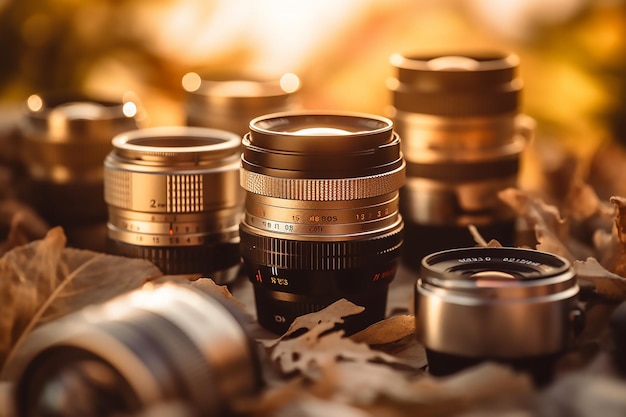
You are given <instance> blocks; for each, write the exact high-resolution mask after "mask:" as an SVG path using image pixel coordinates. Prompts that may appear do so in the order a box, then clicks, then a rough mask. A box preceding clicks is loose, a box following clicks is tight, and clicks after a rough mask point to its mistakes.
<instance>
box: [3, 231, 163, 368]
mask: <svg viewBox="0 0 626 417" xmlns="http://www.w3.org/2000/svg"><path fill="white" fill-rule="evenodd" d="M65 243H66V239H65V235H64V233H63V230H62V229H61V228H54V229H51V230H50V231H49V232H48V234H47V235H46V237H45V238H44V239H43V240H40V241H35V242H32V243H29V244H27V245H24V246H20V247H18V248H15V249H13V250H11V251H10V252H7V253H6V254H5V255H4V256H3V257H2V258H0V304H1V305H2V306H3V314H2V316H0V364H3V363H4V362H5V360H6V359H7V356H8V355H9V354H10V352H11V351H14V350H16V349H18V348H19V345H20V343H21V341H22V340H23V338H24V337H25V336H26V335H27V334H28V333H29V332H30V331H31V330H33V329H34V328H35V327H36V326H37V325H39V324H41V323H43V322H46V321H49V320H53V319H56V318H58V317H61V316H63V315H65V314H68V313H71V312H73V311H76V310H79V309H81V308H83V307H85V306H87V305H90V304H96V303H101V302H104V301H107V300H109V299H110V298H113V297H114V296H116V295H118V294H121V293H123V292H126V291H129V290H131V289H134V288H137V287H139V286H141V285H142V284H143V283H144V282H146V281H147V280H149V279H150V278H153V277H155V276H159V275H161V271H160V270H159V269H158V268H157V267H156V266H154V265H153V264H151V263H150V262H147V261H144V260H140V259H130V258H122V257H118V256H111V255H104V254H100V253H96V252H91V251H85V250H78V249H71V248H65Z"/></svg>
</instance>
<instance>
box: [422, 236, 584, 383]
mask: <svg viewBox="0 0 626 417" xmlns="http://www.w3.org/2000/svg"><path fill="white" fill-rule="evenodd" d="M578 293H579V287H578V284H577V281H576V275H575V273H574V270H573V268H572V266H571V265H570V263H569V262H568V261H567V260H566V259H564V258H562V257H559V256H556V255H553V254H550V253H546V252H540V251H536V250H531V249H521V248H506V247H505V248H461V249H452V250H448V251H442V252H438V253H434V254H431V255H429V256H426V257H425V258H424V259H423V260H422V268H421V273H420V279H419V280H418V281H417V284H416V300H415V311H416V323H417V332H418V337H419V338H420V340H422V342H423V343H424V345H425V346H426V347H427V348H428V349H430V350H431V351H433V352H437V353H440V354H445V355H454V356H457V357H463V358H474V359H477V360H478V359H480V360H483V359H494V360H518V359H524V360H526V359H529V358H544V359H545V358H549V357H550V358H553V355H558V354H559V353H562V352H563V351H565V350H566V349H567V347H568V346H569V344H570V342H571V340H570V339H571V337H572V334H573V331H572V330H573V321H572V312H573V311H577V309H578V308H577V305H576V302H577V297H578ZM530 363H533V361H532V360H531V361H530ZM440 365H441V364H440V363H435V371H436V372H437V367H439V366H440Z"/></svg>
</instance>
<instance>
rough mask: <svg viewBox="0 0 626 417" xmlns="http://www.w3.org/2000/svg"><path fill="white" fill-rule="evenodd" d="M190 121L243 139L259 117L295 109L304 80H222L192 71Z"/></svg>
mask: <svg viewBox="0 0 626 417" xmlns="http://www.w3.org/2000/svg"><path fill="white" fill-rule="evenodd" d="M182 83H183V88H184V89H185V91H186V93H187V94H186V107H185V109H186V122H187V125H188V126H203V127H211V128H215V129H223V130H227V131H230V132H235V133H237V134H239V135H240V136H243V135H244V134H245V133H247V132H248V124H249V123H250V120H252V119H254V118H255V117H258V116H261V115H263V114H268V113H276V112H283V111H287V110H293V108H294V106H295V103H294V101H295V93H296V92H297V91H298V89H299V88H300V80H299V79H298V77H297V76H296V75H295V74H285V75H283V76H282V77H281V78H280V79H276V80H268V79H265V80H262V79H255V78H253V77H241V79H236V78H227V79H224V78H221V77H218V76H210V75H208V74H202V75H200V74H199V73H195V72H190V73H187V74H185V76H184V77H183V81H182Z"/></svg>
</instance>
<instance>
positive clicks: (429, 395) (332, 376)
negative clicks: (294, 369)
mask: <svg viewBox="0 0 626 417" xmlns="http://www.w3.org/2000/svg"><path fill="white" fill-rule="evenodd" d="M302 383H303V384H304V383H305V381H302ZM302 389H303V390H304V389H305V388H304V387H302ZM306 392H307V393H309V394H312V395H313V396H315V397H316V398H319V399H321V400H324V401H328V402H332V403H335V404H342V405H347V406H350V407H354V408H357V409H360V410H363V411H365V412H367V414H366V415H372V416H381V415H384V416H393V417H396V416H397V417H409V416H418V415H419V416H420V417H428V416H444V415H450V416H452V415H457V414H460V413H462V412H464V411H468V410H472V409H475V408H477V407H484V406H487V405H490V404H492V403H494V402H497V403H501V402H505V403H516V402H518V401H525V400H528V399H529V398H530V397H531V396H532V395H533V394H534V388H533V386H532V382H531V381H530V378H529V377H528V376H527V375H525V374H520V373H516V372H514V371H512V370H511V369H510V368H508V367H505V366H501V365H496V364H492V363H485V364H482V365H479V366H477V367H474V368H470V369H467V370H465V371H462V372H460V373H458V374H456V375H453V376H450V377H446V378H436V377H432V376H429V375H425V374H422V375H420V376H418V377H414V376H408V375H405V374H403V373H401V372H397V371H395V370H393V369H391V368H389V367H387V366H384V365H381V364H376V363H369V362H333V363H328V364H326V365H324V366H322V367H320V368H319V369H318V372H316V373H311V374H310V376H309V380H308V381H306ZM298 402H299V401H298ZM286 409H290V408H289V404H287V407H286Z"/></svg>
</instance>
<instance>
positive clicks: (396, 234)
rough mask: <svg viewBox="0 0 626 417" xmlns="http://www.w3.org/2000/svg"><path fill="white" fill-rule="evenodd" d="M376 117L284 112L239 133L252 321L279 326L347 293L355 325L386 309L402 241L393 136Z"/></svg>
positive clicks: (387, 123) (399, 162) (399, 167)
mask: <svg viewBox="0 0 626 417" xmlns="http://www.w3.org/2000/svg"><path fill="white" fill-rule="evenodd" d="M392 127H393V125H392V122H391V120H389V119H386V118H384V117H378V116H372V115H365V114H352V113H345V114H342V113H322V112H287V113H277V114H271V115H266V116H262V117H259V118H256V119H254V120H252V122H250V133H248V134H247V135H246V136H245V137H244V139H243V147H244V151H243V156H242V170H241V185H242V186H243V188H244V189H245V190H246V191H247V193H246V202H245V210H244V218H243V221H242V223H241V228H240V234H241V247H242V257H243V259H244V265H245V267H246V270H247V273H248V276H249V278H250V280H251V281H252V283H253V284H254V290H255V300H256V309H257V315H258V320H259V323H260V324H261V325H262V326H264V327H266V328H268V329H270V330H272V331H275V332H277V333H281V332H283V331H285V330H286V329H287V328H288V326H289V324H290V323H291V321H292V320H293V319H294V318H295V317H297V316H299V315H302V314H305V313H310V312H312V311H316V310H320V309H322V308H324V307H325V306H327V305H329V304H331V303H332V302H334V301H336V300H338V299H340V298H347V299H349V300H351V301H353V302H354V303H356V304H359V305H362V306H364V307H365V312H364V313H362V314H360V315H359V316H358V318H355V323H354V327H365V326H367V325H369V324H371V323H373V322H375V321H377V320H381V319H382V318H384V315H385V306H386V300H387V289H388V286H389V283H390V282H391V280H392V279H393V278H394V276H395V271H396V267H397V262H398V259H399V251H400V247H401V245H402V229H403V223H402V218H401V216H400V214H399V212H398V189H399V188H400V187H401V186H402V184H403V183H404V161H403V159H402V154H401V152H400V138H399V137H398V135H397V134H395V133H394V132H393V130H392Z"/></svg>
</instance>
